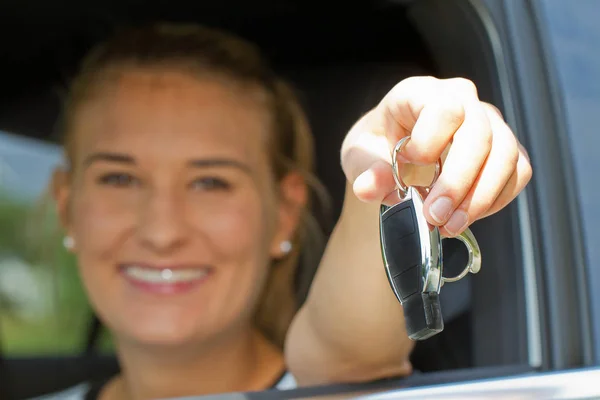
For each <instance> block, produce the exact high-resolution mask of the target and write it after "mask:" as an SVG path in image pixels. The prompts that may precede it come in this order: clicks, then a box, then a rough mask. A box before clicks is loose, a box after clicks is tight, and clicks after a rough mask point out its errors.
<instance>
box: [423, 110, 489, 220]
mask: <svg viewBox="0 0 600 400" xmlns="http://www.w3.org/2000/svg"><path fill="white" fill-rule="evenodd" d="M465 112H466V116H465V121H464V122H463V124H462V125H461V127H460V128H459V129H458V131H457V132H456V134H455V135H454V138H453V141H452V146H451V147H450V150H449V152H448V156H447V158H446V162H445V164H444V168H443V170H442V173H441V174H440V177H439V178H438V180H437V182H436V183H435V184H434V186H433V188H432V189H431V192H430V194H429V195H428V196H427V199H426V202H425V205H424V210H425V217H426V218H427V220H428V222H429V223H431V224H433V225H437V226H442V225H444V224H446V222H447V221H448V219H449V218H450V216H451V215H452V213H453V212H454V210H455V209H456V207H457V206H458V205H459V204H461V203H462V201H463V199H464V198H465V197H466V196H467V194H468V193H469V191H470V190H471V188H472V187H473V185H474V184H475V182H476V180H477V177H478V176H479V174H480V171H481V169H482V166H483V164H484V162H485V161H486V159H487V157H488V155H489V153H490V150H491V147H492V136H493V135H492V130H491V126H490V121H489V119H488V117H487V115H486V112H485V109H484V108H483V106H482V105H481V103H480V102H479V101H477V102H475V101H472V102H471V103H470V104H468V105H466V106H465Z"/></svg>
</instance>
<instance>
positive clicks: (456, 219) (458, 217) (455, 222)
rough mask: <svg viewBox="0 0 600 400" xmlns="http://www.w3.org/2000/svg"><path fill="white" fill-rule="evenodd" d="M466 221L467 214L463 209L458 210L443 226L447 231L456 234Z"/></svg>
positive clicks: (467, 219)
mask: <svg viewBox="0 0 600 400" xmlns="http://www.w3.org/2000/svg"><path fill="white" fill-rule="evenodd" d="M468 223H469V215H468V214H467V213H466V212H464V211H461V210H458V211H456V212H455V213H454V214H453V215H452V217H451V218H450V220H449V221H448V223H447V224H446V225H444V228H446V230H447V231H448V233H450V234H452V235H456V234H457V233H458V232H460V231H462V230H463V229H464V228H465V227H466V226H467V224H468Z"/></svg>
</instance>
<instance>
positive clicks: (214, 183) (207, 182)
mask: <svg viewBox="0 0 600 400" xmlns="http://www.w3.org/2000/svg"><path fill="white" fill-rule="evenodd" d="M191 187H192V189H197V190H228V189H230V188H231V185H230V184H229V183H228V182H226V181H225V180H224V179H221V178H216V177H204V178H199V179H196V180H194V181H193V182H192V183H191Z"/></svg>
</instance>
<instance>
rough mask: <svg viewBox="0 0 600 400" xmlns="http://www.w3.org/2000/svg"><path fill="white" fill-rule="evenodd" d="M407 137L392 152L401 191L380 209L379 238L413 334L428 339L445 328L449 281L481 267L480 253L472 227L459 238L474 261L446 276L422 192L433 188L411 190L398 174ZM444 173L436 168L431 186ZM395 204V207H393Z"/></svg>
mask: <svg viewBox="0 0 600 400" xmlns="http://www.w3.org/2000/svg"><path fill="white" fill-rule="evenodd" d="M408 138H409V137H408V136H407V137H405V138H403V139H401V140H400V141H399V142H398V144H397V145H396V148H395V149H394V152H393V154H392V168H393V173H394V179H395V181H396V185H397V187H398V190H397V191H395V192H394V193H392V194H391V195H390V196H388V197H387V198H386V199H385V200H384V202H383V203H382V205H381V210H380V239H381V248H382V255H383V261H384V266H385V271H386V275H387V277H388V281H389V283H390V285H391V287H392V290H393V292H394V294H395V295H396V298H397V299H398V301H400V303H401V304H402V307H403V310H404V318H405V324H406V330H407V332H408V336H409V337H410V338H411V339H412V340H425V339H428V338H430V337H432V336H434V335H436V334H437V333H439V332H441V331H442V330H443V329H444V321H443V318H442V310H441V304H440V298H439V293H440V289H441V287H442V285H443V284H444V282H456V281H458V280H459V279H462V278H463V277H464V276H466V275H467V274H468V273H469V272H471V273H477V272H479V269H480V267H481V252H480V250H479V246H478V244H477V241H476V240H475V237H474V236H473V234H472V233H471V231H470V230H469V229H466V230H465V232H463V233H462V234H461V235H459V236H457V237H456V239H459V240H461V241H462V242H463V244H464V245H465V246H466V247H467V250H468V252H469V261H468V263H467V266H466V267H465V269H464V270H463V271H462V272H461V273H460V274H459V275H458V276H456V277H452V278H445V277H443V275H442V272H443V257H442V240H443V239H444V238H442V236H441V235H440V232H439V229H438V228H437V227H432V228H430V226H429V224H428V223H427V220H426V219H425V216H424V214H423V194H426V193H428V188H416V187H412V186H410V187H407V186H406V185H405V184H404V183H403V182H402V179H401V178H400V177H399V176H398V168H397V161H396V156H397V154H398V153H399V152H400V151H401V150H402V149H403V148H404V146H405V144H406V141H407V140H408ZM440 170H441V161H440V160H438V162H437V164H436V173H435V177H434V179H433V182H432V185H433V184H434V183H435V181H436V179H437V177H438V176H439V173H440ZM390 203H391V204H392V205H391V206H390V205H389V204H390Z"/></svg>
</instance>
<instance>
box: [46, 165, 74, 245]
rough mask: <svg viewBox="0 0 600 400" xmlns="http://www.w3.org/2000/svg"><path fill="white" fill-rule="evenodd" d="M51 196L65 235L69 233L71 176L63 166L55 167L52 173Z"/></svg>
mask: <svg viewBox="0 0 600 400" xmlns="http://www.w3.org/2000/svg"><path fill="white" fill-rule="evenodd" d="M50 188H51V191H52V198H53V199H54V204H55V207H56V213H57V215H58V219H59V222H60V225H61V227H62V228H63V230H64V231H65V233H66V234H67V235H71V225H70V223H71V218H70V205H69V203H70V198H71V177H70V172H69V171H67V169H66V168H64V167H57V168H56V169H55V170H54V172H53V173H52V181H51V187H50Z"/></svg>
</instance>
